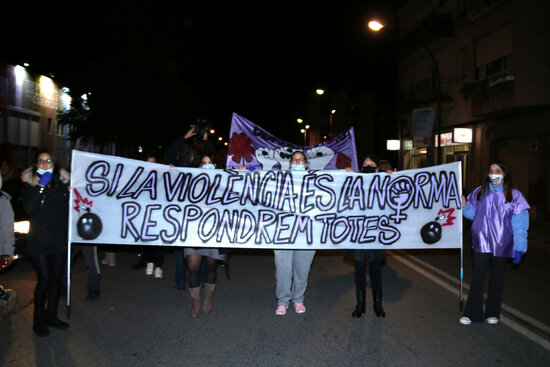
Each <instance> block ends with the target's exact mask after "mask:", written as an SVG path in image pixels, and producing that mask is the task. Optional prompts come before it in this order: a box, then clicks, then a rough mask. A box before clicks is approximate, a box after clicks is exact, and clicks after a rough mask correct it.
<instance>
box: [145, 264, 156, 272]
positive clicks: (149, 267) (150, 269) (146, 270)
mask: <svg viewBox="0 0 550 367" xmlns="http://www.w3.org/2000/svg"><path fill="white" fill-rule="evenodd" d="M154 267H155V263H147V267H146V268H145V274H147V275H153V268H154Z"/></svg>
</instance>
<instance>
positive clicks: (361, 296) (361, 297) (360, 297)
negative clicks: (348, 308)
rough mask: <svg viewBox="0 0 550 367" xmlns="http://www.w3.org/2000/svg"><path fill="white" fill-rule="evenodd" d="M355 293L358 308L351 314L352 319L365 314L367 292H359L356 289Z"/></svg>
mask: <svg viewBox="0 0 550 367" xmlns="http://www.w3.org/2000/svg"><path fill="white" fill-rule="evenodd" d="M355 293H356V295H357V306H355V310H353V313H352V314H351V316H352V317H361V314H364V313H365V298H366V297H365V294H366V291H365V290H364V289H362V290H357V289H355Z"/></svg>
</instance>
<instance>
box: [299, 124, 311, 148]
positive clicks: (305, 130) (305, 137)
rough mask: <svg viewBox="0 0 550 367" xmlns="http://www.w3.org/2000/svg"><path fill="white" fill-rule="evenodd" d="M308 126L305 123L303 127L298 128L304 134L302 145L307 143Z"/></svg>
mask: <svg viewBox="0 0 550 367" xmlns="http://www.w3.org/2000/svg"><path fill="white" fill-rule="evenodd" d="M309 127H310V126H309V125H306V126H304V128H303V129H300V132H301V133H302V134H304V146H306V145H307V131H308V130H309Z"/></svg>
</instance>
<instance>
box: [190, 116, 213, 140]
mask: <svg viewBox="0 0 550 367" xmlns="http://www.w3.org/2000/svg"><path fill="white" fill-rule="evenodd" d="M208 125H209V124H208V121H207V120H199V119H197V120H195V124H194V125H191V127H192V128H193V129H195V131H196V133H197V135H196V136H198V137H199V138H200V139H202V138H203V136H204V134H206V133H207V132H208V131H209V130H210V129H209V127H208Z"/></svg>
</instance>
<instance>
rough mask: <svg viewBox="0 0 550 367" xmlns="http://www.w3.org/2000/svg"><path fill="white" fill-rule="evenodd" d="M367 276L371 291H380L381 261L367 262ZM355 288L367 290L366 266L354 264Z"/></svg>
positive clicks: (359, 263) (358, 263)
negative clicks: (368, 276)
mask: <svg viewBox="0 0 550 367" xmlns="http://www.w3.org/2000/svg"><path fill="white" fill-rule="evenodd" d="M369 275H370V282H371V285H372V290H373V291H382V261H369ZM355 287H356V288H357V290H358V291H360V290H363V291H364V290H366V289H367V264H366V263H363V262H357V261H356V262H355Z"/></svg>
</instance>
